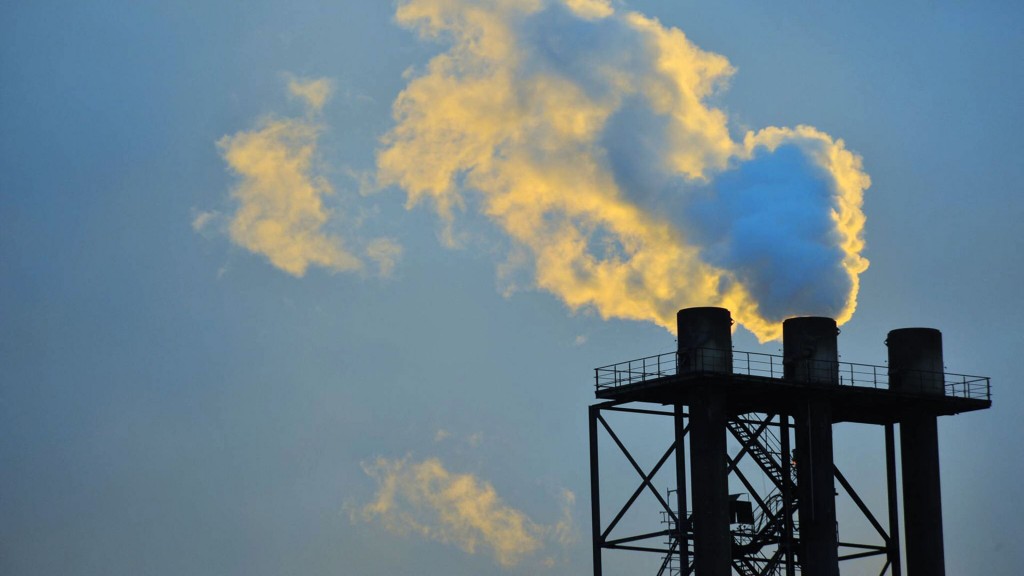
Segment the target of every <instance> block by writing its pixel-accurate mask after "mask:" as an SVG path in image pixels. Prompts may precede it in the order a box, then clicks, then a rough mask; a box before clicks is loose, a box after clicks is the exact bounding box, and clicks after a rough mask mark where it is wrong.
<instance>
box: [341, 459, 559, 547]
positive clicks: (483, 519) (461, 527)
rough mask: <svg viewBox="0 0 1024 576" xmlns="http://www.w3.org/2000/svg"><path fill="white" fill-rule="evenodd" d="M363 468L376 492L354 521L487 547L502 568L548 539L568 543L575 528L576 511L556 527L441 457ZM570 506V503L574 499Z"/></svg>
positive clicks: (385, 461) (461, 544)
mask: <svg viewBox="0 0 1024 576" xmlns="http://www.w3.org/2000/svg"><path fill="white" fill-rule="evenodd" d="M363 469H364V470H365V472H366V474H367V475H369V476H370V477H371V478H373V479H374V480H376V481H377V494H376V496H375V498H374V501H373V502H371V503H369V504H367V505H366V506H364V507H363V508H362V509H361V510H360V511H359V512H358V513H357V514H354V515H353V518H354V519H362V520H364V521H367V522H371V521H372V522H378V523H379V524H381V525H382V526H383V527H384V528H385V529H386V530H388V531H389V532H392V533H395V534H399V535H406V534H417V535H419V536H421V537H424V538H427V539H429V540H434V541H436V542H441V543H444V544H455V545H456V546H458V547H459V548H461V549H462V550H463V551H465V552H466V553H468V554H475V553H476V552H477V551H478V550H480V549H487V550H489V551H490V553H491V554H493V556H494V559H495V561H496V562H497V563H498V564H499V565H501V566H503V567H511V566H515V565H517V564H519V563H520V562H521V561H523V560H524V559H525V558H527V557H530V556H533V555H534V554H536V553H538V552H540V551H541V550H543V549H544V547H545V542H546V541H549V540H550V541H554V542H557V543H558V544H562V543H563V542H567V541H568V540H566V539H565V537H564V534H565V533H571V532H572V528H571V514H569V515H567V516H566V517H564V518H563V519H562V520H561V521H559V522H558V523H557V524H555V525H553V526H544V525H541V524H537V523H536V522H534V521H533V520H531V519H530V518H529V517H528V516H526V514H524V513H523V512H522V511H520V510H517V509H515V508H513V507H512V506H510V505H508V504H506V503H505V502H504V501H503V500H502V499H501V497H500V496H498V493H497V491H496V490H495V489H494V486H492V485H491V484H490V483H489V482H487V481H485V480H482V479H480V478H478V477H476V476H474V475H472V474H457V473H453V472H450V471H448V470H447V469H446V468H445V467H444V465H443V464H442V463H441V461H440V460H438V459H437V458H430V459H428V460H424V461H423V462H410V461H409V458H404V459H401V460H389V459H386V458H378V459H377V460H376V461H375V462H373V463H372V464H368V465H364V466H363ZM569 494H571V493H569ZM565 505H566V507H567V508H568V507H571V505H572V499H568V500H566V501H565ZM566 518H568V520H567V519H566ZM566 522H568V524H567V523H566Z"/></svg>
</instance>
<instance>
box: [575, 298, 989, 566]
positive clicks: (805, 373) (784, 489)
mask: <svg viewBox="0 0 1024 576" xmlns="http://www.w3.org/2000/svg"><path fill="white" fill-rule="evenodd" d="M723 313H724V317H725V319H726V321H724V322H723V321H722V315H723ZM730 324H731V321H728V311H725V310H722V309H707V308H700V309H689V310H683V311H680V334H679V350H678V351H677V352H675V353H671V354H659V355H656V356H650V357H647V358H641V359H639V360H632V361H628V362H623V363H619V364H613V365H609V366H605V367H601V368H597V369H595V393H596V396H597V398H598V399H599V400H600V402H599V403H596V404H594V405H592V406H591V407H590V413H589V422H590V454H591V463H590V466H591V497H592V500H591V502H592V516H593V530H592V537H593V547H594V548H593V550H594V574H595V576H603V557H604V556H603V555H604V554H605V553H612V552H616V551H633V552H647V553H652V554H657V555H658V556H657V558H659V559H660V564H659V568H658V569H657V571H656V572H655V573H656V574H658V575H659V576H662V575H665V576H676V575H679V576H684V575H690V574H696V575H697V576H724V575H726V574H739V575H741V576H755V575H760V576H767V575H786V576H794V575H795V574H799V573H801V571H802V572H803V573H806V574H814V575H815V576H818V575H821V576H831V575H838V574H839V566H840V564H841V563H842V562H844V561H847V560H855V559H862V558H868V557H878V558H879V561H878V566H879V570H880V571H879V574H881V575H885V574H892V575H895V576H900V575H901V572H902V566H901V547H900V538H899V526H898V518H899V514H898V502H897V496H898V487H897V485H896V478H897V462H896V450H895V441H896V440H895V437H896V434H895V432H896V429H897V426H899V427H900V430H901V436H902V439H901V440H902V441H903V443H904V445H903V449H902V458H903V460H902V467H903V476H904V480H905V481H906V477H907V476H908V474H910V475H911V476H913V477H914V478H916V480H915V482H921V478H925V480H927V475H928V474H929V473H931V471H932V470H934V473H935V474H936V476H937V466H938V462H937V458H938V456H937V436H935V437H932V436H929V434H931V431H933V430H934V422H935V417H936V416H938V415H947V414H956V413H960V412H966V411H971V410H979V409H984V408H988V407H989V406H991V399H990V385H989V380H988V378H984V377H973V376H965V375H953V374H946V373H943V372H942V371H941V341H940V343H939V352H938V354H939V360H938V362H939V364H938V365H939V367H940V370H939V371H938V372H935V371H933V370H928V369H927V368H929V367H931V365H929V364H928V363H927V362H924V363H923V364H922V362H921V361H917V360H914V358H917V357H915V356H914V354H913V353H909V356H908V352H907V351H906V350H905V349H903V348H898V349H897V350H896V352H897V353H896V354H895V356H894V352H893V348H894V344H893V343H892V342H887V343H888V344H889V345H890V365H889V366H888V367H880V366H870V365H863V364H849V363H839V362H838V361H837V358H838V353H837V351H836V344H835V334H836V333H837V332H838V331H837V330H835V323H834V322H833V321H831V320H829V319H821V318H814V319H796V321H795V322H790V321H787V324H786V325H785V328H786V331H787V332H786V336H785V342H784V348H785V354H784V355H783V356H781V357H778V356H771V355H763V354H753V353H745V352H736V351H733V350H732V349H731V334H730V332H729V326H730ZM830 330H831V335H830V333H829V331H830ZM912 330H918V331H920V330H926V329H912ZM901 332H902V331H899V330H897V331H894V332H892V333H890V341H896V340H899V338H900V337H904V336H906V334H900V333H901ZM894 335H895V336H894ZM910 336H912V337H913V338H911V339H910V341H911V344H914V343H916V342H917V340H919V339H920V338H919V337H920V336H921V334H920V333H917V332H915V333H914V334H911V335H910ZM924 336H926V337H927V338H931V337H932V335H931V334H930V333H928V334H924ZM915 339H917V340H915ZM900 345H902V344H899V343H898V342H897V343H896V344H895V346H897V347H898V346H900ZM904 348H906V347H904ZM911 352H913V350H912V349H911ZM900 354H902V355H903V356H900ZM924 356H925V357H926V359H928V360H929V361H931V362H933V361H934V358H932V357H931V356H928V354H925V355H924ZM932 356H934V354H932ZM908 357H910V358H911V360H913V361H908V360H907V359H906V358H908ZM933 363H934V362H933ZM620 413H628V414H633V415H639V416H641V417H652V418H653V417H661V418H667V419H670V420H671V422H672V430H673V435H672V437H671V438H665V439H664V442H665V443H666V444H667V445H668V447H667V448H666V449H665V450H664V452H662V453H661V456H660V458H658V460H657V462H656V463H655V464H654V465H653V466H652V467H651V468H650V469H644V468H643V467H641V466H640V464H639V463H638V462H637V459H636V458H635V457H634V456H633V454H632V453H631V451H630V447H628V446H627V445H626V443H624V442H623V440H622V439H621V438H620V435H619V434H618V433H616V430H615V428H614V427H613V426H612V424H611V423H610V421H609V418H610V415H611V414H620ZM836 422H858V423H863V424H871V425H880V426H883V427H884V429H885V454H886V469H885V474H884V475H885V483H886V486H887V496H888V499H887V500H888V502H887V507H886V509H885V510H884V514H881V515H880V516H881V518H882V520H879V517H878V516H876V514H875V513H874V512H873V511H872V510H870V508H869V507H868V506H867V505H866V504H865V502H864V500H863V499H862V498H861V497H860V496H859V495H858V494H857V491H856V490H855V489H854V487H853V486H852V485H851V483H850V482H849V481H848V479H847V478H846V477H845V476H844V475H843V474H842V472H841V471H840V470H839V469H838V468H837V467H836V466H835V464H834V462H833V458H832V433H831V428H832V425H833V424H834V423H836ZM727 436H728V437H731V438H732V439H733V440H734V441H735V442H732V445H733V446H734V447H735V446H738V450H737V449H735V448H734V449H733V450H731V451H730V450H729V449H728V448H727V445H728V444H727V442H726V438H727ZM908 438H909V439H911V441H912V442H913V443H914V444H913V445H912V446H910V445H908V444H907V441H908ZM922 438H923V440H924V442H923V444H922ZM651 440H652V441H653V439H651ZM608 441H610V442H611V443H612V444H613V445H614V446H616V447H617V449H618V451H619V452H621V454H622V455H623V456H624V457H625V459H626V461H627V462H628V463H629V465H630V467H632V468H633V470H634V471H635V472H636V475H637V480H638V482H639V484H638V485H637V487H636V488H635V490H633V492H632V493H631V494H629V495H628V496H626V495H625V494H623V495H622V496H623V498H622V499H621V502H622V506H621V507H619V506H615V507H614V508H613V511H614V513H613V514H611V515H608V516H603V515H602V514H606V513H607V512H608V511H606V510H602V509H601V469H600V462H599V446H601V445H604V444H603V443H607V442H608ZM929 442H932V443H934V444H935V446H936V448H935V450H934V454H931V453H930V452H929V450H927V449H923V450H922V449H921V446H922V445H924V446H926V447H927V446H929V445H930V444H929ZM645 443H647V442H645ZM687 455H689V458H687ZM933 459H934V467H933V466H932V460H933ZM672 469H674V479H673V485H672V486H670V487H669V490H668V491H667V492H665V493H664V495H663V494H662V492H661V491H659V487H658V486H656V485H655V477H656V476H657V475H658V474H659V472H662V471H665V472H666V474H665V475H668V471H670V470H672ZM729 479H732V480H733V482H732V484H733V485H737V484H740V485H742V486H743V487H744V488H745V490H746V492H745V493H744V494H739V495H731V496H730V495H729V494H728V486H729ZM927 484H928V482H924V485H925V488H924V489H923V490H921V492H924V494H923V495H922V494H919V493H918V492H919V491H918V490H914V491H910V490H907V491H905V496H904V499H905V500H906V502H905V515H906V516H907V524H908V526H907V537H906V541H907V544H908V554H907V560H908V568H909V572H910V574H911V576H913V575H914V573H915V570H917V571H919V573H921V574H925V573H928V574H942V573H943V572H942V567H941V547H942V532H941V510H938V512H937V513H936V512H935V511H933V510H932V511H929V510H926V509H927V508H928V507H929V505H931V504H933V502H930V501H929V500H928V499H935V498H937V495H938V493H937V486H938V485H937V477H936V479H935V489H934V490H931V491H930V490H928V489H927ZM758 486H760V487H761V488H760V489H758ZM661 488H664V486H662V487H661ZM644 494H647V495H648V498H649V497H651V496H653V498H654V499H655V500H656V501H657V505H658V507H659V510H658V512H659V518H658V519H657V520H653V521H652V529H651V530H640V531H637V530H634V529H630V530H627V529H626V528H624V526H623V523H622V520H623V518H624V517H625V516H626V515H627V513H628V512H629V511H630V510H631V509H632V508H633V507H634V506H635V505H636V502H637V501H638V499H640V497H641V496H642V495H644ZM836 494H841V495H843V496H845V497H849V499H850V501H852V502H853V504H854V505H855V507H856V509H857V510H859V511H860V513H861V514H863V517H864V518H865V519H866V521H867V523H868V524H870V526H871V527H872V528H873V530H874V532H876V533H877V539H876V540H875V541H873V542H856V541H847V540H846V539H844V537H843V536H842V534H841V531H840V527H839V526H838V524H837V523H836V511H835V496H836ZM606 518H610V520H605V519H606ZM659 520H660V522H659ZM936 526H937V527H936ZM801 527H803V530H801ZM936 543H937V544H936ZM936 545H937V546H938V550H939V555H940V560H939V565H938V570H939V571H935V570H936V565H935V562H934V560H933V559H930V558H926V554H925V552H924V550H926V548H923V547H922V546H925V547H931V552H930V553H931V555H932V556H934V550H935V546H936ZM915 546H916V547H917V551H916V553H915ZM929 562H931V565H928V563H929Z"/></svg>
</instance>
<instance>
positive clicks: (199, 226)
mask: <svg viewBox="0 0 1024 576" xmlns="http://www.w3.org/2000/svg"><path fill="white" fill-rule="evenodd" d="M217 216H218V214H217V212H216V211H210V212H199V213H198V214H196V216H195V218H193V219H192V230H193V231H195V232H200V233H201V232H203V231H204V230H206V227H207V225H209V224H210V222H211V221H212V220H214V219H215V218H216V217H217Z"/></svg>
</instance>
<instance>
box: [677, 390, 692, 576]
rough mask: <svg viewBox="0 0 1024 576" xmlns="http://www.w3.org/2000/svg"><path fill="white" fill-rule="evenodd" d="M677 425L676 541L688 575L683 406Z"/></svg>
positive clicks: (679, 406) (683, 570)
mask: <svg viewBox="0 0 1024 576" xmlns="http://www.w3.org/2000/svg"><path fill="white" fill-rule="evenodd" d="M675 424H676V514H677V517H678V520H677V521H676V539H677V541H678V543H679V544H678V548H679V564H680V566H682V568H681V571H682V573H683V574H686V573H688V570H689V564H690V543H689V541H688V539H687V538H688V534H689V530H690V529H689V521H688V520H687V519H686V444H685V441H686V421H685V420H684V419H683V405H682V404H676V405H675Z"/></svg>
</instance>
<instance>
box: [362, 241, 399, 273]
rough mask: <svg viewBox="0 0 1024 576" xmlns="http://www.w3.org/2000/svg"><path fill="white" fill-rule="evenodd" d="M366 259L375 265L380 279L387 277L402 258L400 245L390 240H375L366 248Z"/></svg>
mask: <svg viewBox="0 0 1024 576" xmlns="http://www.w3.org/2000/svg"><path fill="white" fill-rule="evenodd" d="M366 257H367V258H369V259H370V260H372V261H373V262H375V263H376V264H377V269H378V272H379V274H380V275H381V276H382V277H385V278H387V277H389V276H391V273H392V272H393V271H394V270H395V265H396V264H397V263H398V260H399V259H400V258H401V257H402V245H401V244H399V243H398V242H396V241H395V240H392V239H391V238H377V239H375V240H373V241H371V242H370V244H369V245H368V246H367V247H366Z"/></svg>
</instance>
